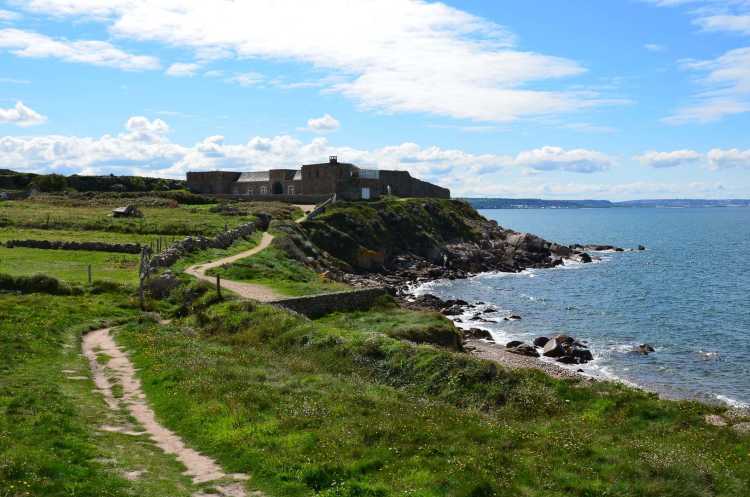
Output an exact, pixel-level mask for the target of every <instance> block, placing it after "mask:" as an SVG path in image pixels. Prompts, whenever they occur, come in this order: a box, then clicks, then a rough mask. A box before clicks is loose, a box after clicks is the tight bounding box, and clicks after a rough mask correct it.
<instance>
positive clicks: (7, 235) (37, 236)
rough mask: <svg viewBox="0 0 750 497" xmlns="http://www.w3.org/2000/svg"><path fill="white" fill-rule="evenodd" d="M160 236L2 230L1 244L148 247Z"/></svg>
mask: <svg viewBox="0 0 750 497" xmlns="http://www.w3.org/2000/svg"><path fill="white" fill-rule="evenodd" d="M159 237H160V235H152V234H142V233H118V232H116V231H80V230H56V229H37V228H15V227H5V228H0V243H3V242H7V241H8V240H49V241H57V240H59V241H65V242H104V243H138V244H141V245H148V244H149V243H153V244H155V243H156V240H157V239H158V238H159ZM161 238H162V241H163V242H166V243H170V242H171V241H172V240H173V239H174V238H175V237H174V235H166V236H161Z"/></svg>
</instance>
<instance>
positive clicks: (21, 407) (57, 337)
mask: <svg viewBox="0 0 750 497" xmlns="http://www.w3.org/2000/svg"><path fill="white" fill-rule="evenodd" d="M0 306H2V309H3V319H0V378H1V379H2V381H0V495H2V496H3V497H5V496H26V495H29V496H31V495H33V496H41V495H76V496H91V497H99V496H103V495H107V496H117V495H126V494H125V492H124V488H125V482H124V481H123V480H122V479H121V478H119V477H117V476H116V475H113V474H110V473H108V472H107V471H105V470H104V468H103V466H102V464H100V463H99V462H97V458H98V457H100V455H101V454H100V453H99V451H98V450H97V448H96V443H95V439H94V436H93V433H92V427H90V426H87V425H86V423H85V422H84V421H83V420H82V419H81V417H80V416H79V411H78V405H77V403H76V402H75V401H74V399H72V398H71V397H70V396H68V395H67V394H66V393H65V391H64V390H65V389H64V388H63V387H62V386H61V383H63V382H64V375H63V373H62V369H65V366H63V364H64V362H65V361H66V358H65V356H66V353H65V349H64V346H65V345H69V340H68V336H67V334H68V333H71V331H70V330H71V329H72V328H74V327H80V326H82V325H84V324H86V323H94V322H97V321H101V320H104V319H113V318H115V319H117V318H124V317H127V316H130V315H132V312H129V311H127V310H125V309H122V308H119V307H118V306H117V302H113V301H112V299H111V298H110V297H108V296H97V297H51V296H49V295H39V294H36V295H25V296H9V295H0ZM41 309H44V312H40V310H41ZM79 330H80V328H79ZM87 388H88V389H89V390H90V389H91V386H90V385H89V386H88V387H87Z"/></svg>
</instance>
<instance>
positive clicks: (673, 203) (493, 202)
mask: <svg viewBox="0 0 750 497" xmlns="http://www.w3.org/2000/svg"><path fill="white" fill-rule="evenodd" d="M463 200H466V201H467V202H469V203H470V204H471V205H472V207H474V208H475V209H611V208H615V207H662V208H673V209H675V208H687V207H750V199H692V198H691V199H678V198H669V199H653V200H626V201H623V202H612V201H609V200H543V199H539V198H474V197H464V198H463Z"/></svg>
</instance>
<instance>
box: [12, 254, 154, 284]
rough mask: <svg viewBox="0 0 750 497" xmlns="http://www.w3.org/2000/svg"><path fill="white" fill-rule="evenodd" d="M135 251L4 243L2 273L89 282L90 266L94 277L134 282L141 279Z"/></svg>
mask: <svg viewBox="0 0 750 497" xmlns="http://www.w3.org/2000/svg"><path fill="white" fill-rule="evenodd" d="M139 258H140V256H138V255H135V254H119V253H117V254H116V253H110V252H96V251H85V250H44V249H32V248H25V247H17V248H11V249H9V248H5V247H0V273H5V274H10V275H12V276H28V275H32V274H45V275H47V276H52V277H55V278H57V279H59V280H63V281H66V282H68V283H87V282H88V273H87V267H88V265H89V264H90V265H91V273H92V279H94V280H110V281H115V282H118V283H127V284H134V283H137V281H138V261H139Z"/></svg>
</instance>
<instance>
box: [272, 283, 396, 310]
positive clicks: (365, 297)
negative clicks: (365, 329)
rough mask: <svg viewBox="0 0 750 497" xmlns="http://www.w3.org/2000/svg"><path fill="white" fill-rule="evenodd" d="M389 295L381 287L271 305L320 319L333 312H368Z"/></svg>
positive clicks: (284, 301)
mask: <svg viewBox="0 0 750 497" xmlns="http://www.w3.org/2000/svg"><path fill="white" fill-rule="evenodd" d="M387 293H388V292H387V291H386V289H385V288H381V287H377V288H364V289H360V290H351V291H346V292H334V293H324V294H321V295H308V296H305V297H293V298H288V299H281V300H277V301H274V302H270V303H271V304H273V305H276V306H279V307H283V308H285V309H289V310H291V311H294V312H297V313H299V314H302V315H304V316H307V317H309V318H318V317H321V316H325V315H326V314H330V313H332V312H346V311H364V310H367V309H369V308H371V307H372V306H373V304H375V302H376V301H377V300H378V299H379V298H381V297H383V296H384V295H386V294H387Z"/></svg>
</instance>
